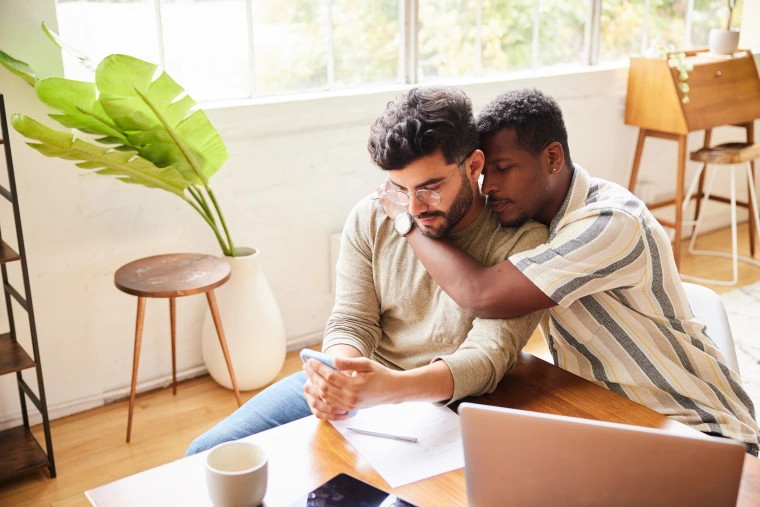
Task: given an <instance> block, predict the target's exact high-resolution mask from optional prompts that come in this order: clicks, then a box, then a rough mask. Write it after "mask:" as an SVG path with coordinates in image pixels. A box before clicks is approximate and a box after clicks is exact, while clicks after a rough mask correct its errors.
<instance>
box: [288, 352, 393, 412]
mask: <svg viewBox="0 0 760 507" xmlns="http://www.w3.org/2000/svg"><path fill="white" fill-rule="evenodd" d="M333 364H335V367H336V368H338V370H333V369H332V368H330V367H329V366H327V365H325V364H322V363H321V362H319V361H317V360H316V359H309V361H308V362H306V364H304V365H303V369H304V371H305V372H306V376H307V377H308V378H309V382H307V385H308V390H307V387H306V386H304V393H307V394H308V396H310V397H311V398H312V399H313V400H314V401H315V403H314V404H312V403H311V402H309V406H310V407H312V412H314V410H315V409H317V410H319V412H320V414H319V415H318V414H317V413H316V412H315V413H314V415H316V416H317V417H319V418H320V419H323V418H324V419H328V420H340V419H346V418H347V417H348V415H347V412H350V411H352V410H357V409H361V408H369V407H373V406H375V405H383V404H387V403H395V402H397V401H399V400H398V399H397V397H398V395H399V386H398V384H399V382H400V379H401V375H400V372H397V371H394V370H391V369H390V368H386V367H385V366H383V365H381V364H379V363H377V362H375V361H372V360H370V359H367V358H364V357H359V358H345V357H335V358H333ZM307 401H308V398H307ZM324 409H328V410H329V409H332V412H329V411H328V412H325V410H324ZM336 409H337V411H336ZM320 416H324V417H320Z"/></svg>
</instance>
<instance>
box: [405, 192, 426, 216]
mask: <svg viewBox="0 0 760 507" xmlns="http://www.w3.org/2000/svg"><path fill="white" fill-rule="evenodd" d="M428 207H429V206H428V205H427V204H425V203H423V202H422V201H420V200H419V199H417V196H416V195H415V194H412V195H410V196H409V213H410V214H411V215H412V216H413V217H416V216H417V215H420V214H421V213H424V212H426V211H427V210H428Z"/></svg>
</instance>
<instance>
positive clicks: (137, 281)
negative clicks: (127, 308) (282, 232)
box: [114, 254, 241, 443]
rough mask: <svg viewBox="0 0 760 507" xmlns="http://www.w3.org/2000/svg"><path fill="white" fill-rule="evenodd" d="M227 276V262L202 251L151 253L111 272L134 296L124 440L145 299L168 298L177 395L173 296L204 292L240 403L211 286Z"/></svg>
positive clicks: (129, 418)
mask: <svg viewBox="0 0 760 507" xmlns="http://www.w3.org/2000/svg"><path fill="white" fill-rule="evenodd" d="M229 279H230V265H229V263H227V261H225V260H224V259H220V258H219V257H214V256H213V255H205V254H167V255H154V256H153V257H146V258H144V259H138V260H136V261H134V262H130V263H129V264H126V265H124V266H122V267H120V268H119V269H118V270H117V271H116V273H115V274H114V284H115V285H116V288H117V289H119V290H120V291H122V292H126V293H127V294H131V295H133V296H137V323H136V325H135V352H134V356H133V360H132V389H131V391H130V393H129V415H128V416H127V443H129V441H130V440H131V438H132V415H133V413H134V410H135V394H136V392H137V368H138V366H139V364H140V347H141V345H142V334H143V322H144V320H145V301H146V300H147V298H168V299H169V320H170V325H171V336H172V391H173V393H174V394H177V352H176V348H177V298H178V297H184V296H193V295H195V294H206V299H208V305H209V309H210V310H211V317H212V318H213V319H214V325H215V326H216V333H217V335H218V336H219V343H220V345H221V346H222V353H223V354H224V360H225V361H226V362H227V369H228V370H229V372H230V379H231V380H232V389H233V391H234V392H235V399H236V400H237V404H238V407H239V406H240V405H241V401H240V391H239V390H238V386H237V379H236V378H235V371H234V370H233V368H232V359H231V358H230V352H229V350H228V348H227V339H226V338H225V337H224V329H223V328H222V318H221V317H220V316H219V309H218V308H217V305H216V296H215V295H214V289H216V288H218V287H221V286H222V285H223V284H225V283H226V282H227V280H229Z"/></svg>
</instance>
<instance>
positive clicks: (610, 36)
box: [599, 0, 644, 61]
mask: <svg viewBox="0 0 760 507" xmlns="http://www.w3.org/2000/svg"><path fill="white" fill-rule="evenodd" d="M643 19H644V0H602V18H601V26H600V30H599V60H601V61H605V60H619V59H621V58H624V57H625V56H626V55H630V54H638V53H640V52H641V36H642V33H641V28H642V20H643Z"/></svg>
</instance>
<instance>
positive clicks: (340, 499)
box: [289, 474, 417, 507]
mask: <svg viewBox="0 0 760 507" xmlns="http://www.w3.org/2000/svg"><path fill="white" fill-rule="evenodd" d="M289 507H417V506H416V505H414V504H412V503H409V502H407V501H405V500H402V499H400V498H399V497H397V496H396V495H393V494H391V493H388V492H386V491H383V490H382V489H378V488H376V487H375V486H373V485H371V484H368V483H366V482H364V481H361V480H359V479H357V478H356V477H352V476H350V475H348V474H338V475H336V476H335V477H333V478H332V479H330V480H329V481H327V482H326V483H324V484H322V485H321V486H320V487H318V488H317V489H315V490H314V491H312V492H310V493H308V494H307V495H306V496H303V497H301V498H300V499H298V500H297V501H296V502H294V503H292V504H290V506H289Z"/></svg>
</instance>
